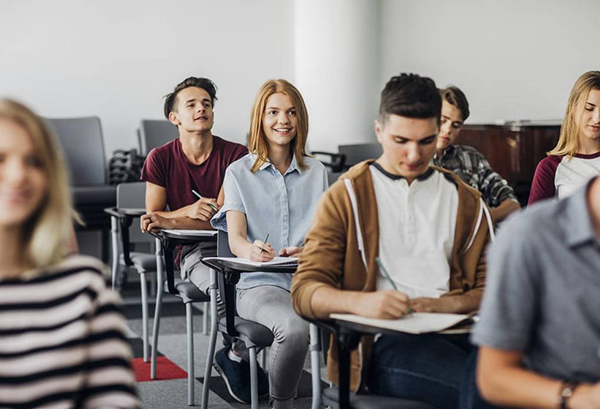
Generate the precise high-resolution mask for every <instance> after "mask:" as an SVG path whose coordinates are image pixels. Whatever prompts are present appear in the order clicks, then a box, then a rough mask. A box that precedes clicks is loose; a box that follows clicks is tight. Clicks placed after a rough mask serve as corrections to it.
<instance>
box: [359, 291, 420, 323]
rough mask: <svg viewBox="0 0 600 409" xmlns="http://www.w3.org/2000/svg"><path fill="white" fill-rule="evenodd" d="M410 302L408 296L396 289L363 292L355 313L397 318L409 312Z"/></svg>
mask: <svg viewBox="0 0 600 409" xmlns="http://www.w3.org/2000/svg"><path fill="white" fill-rule="evenodd" d="M409 303H410V300H409V298H408V296H407V295H406V294H404V293H401V292H400V291H396V290H385V291H375V292H368V293H361V294H360V296H359V298H358V299H357V303H356V310H355V314H358V315H362V316H363V317H369V318H383V319H389V320H391V319H396V318H400V317H402V316H404V315H406V314H408V311H409V308H410V306H409Z"/></svg>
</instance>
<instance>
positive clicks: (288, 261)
mask: <svg viewBox="0 0 600 409" xmlns="http://www.w3.org/2000/svg"><path fill="white" fill-rule="evenodd" d="M204 260H207V261H208V260H224V261H229V262H231V263H235V264H240V265H245V266H255V267H265V266H297V265H298V259H297V258H296V257H275V258H274V259H273V260H271V261H252V260H250V259H249V258H239V257H206V258H204Z"/></svg>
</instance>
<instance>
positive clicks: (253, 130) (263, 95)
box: [248, 80, 308, 172]
mask: <svg viewBox="0 0 600 409" xmlns="http://www.w3.org/2000/svg"><path fill="white" fill-rule="evenodd" d="M277 93H281V94H284V95H287V96H288V97H290V99H291V100H292V103H293V104H294V107H295V108H296V115H297V118H298V129H297V131H296V137H295V138H294V140H293V141H292V143H291V145H290V149H291V151H292V153H294V155H295V156H296V161H297V162H298V167H299V168H300V169H306V167H307V165H306V162H305V161H304V157H305V156H308V155H307V154H306V150H305V147H306V139H307V138H308V111H307V109H306V105H305V104H304V99H303V98H302V95H301V94H300V91H298V89H297V88H296V87H294V86H293V85H292V84H291V83H289V82H288V81H286V80H269V81H267V82H265V83H264V84H263V85H262V87H260V90H259V91H258V95H256V99H255V100H254V105H253V106H252V113H251V115H250V132H249V133H248V151H249V152H250V153H253V154H255V155H256V156H257V158H256V161H254V164H253V165H252V169H251V170H252V172H256V171H257V170H258V169H259V168H260V167H261V166H262V165H263V164H264V163H265V162H266V161H267V159H268V154H269V145H268V144H267V141H266V139H267V137H266V135H265V132H264V130H263V117H264V115H265V109H266V106H267V100H268V99H269V97H270V96H271V95H273V94H277Z"/></svg>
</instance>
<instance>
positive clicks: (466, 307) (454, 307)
mask: <svg viewBox="0 0 600 409" xmlns="http://www.w3.org/2000/svg"><path fill="white" fill-rule="evenodd" d="M481 297H482V293H481V292H480V291H471V292H469V293H467V294H462V295H449V296H447V297H440V298H439V299H438V303H437V308H436V311H434V312H443V313H449V314H470V313H472V312H475V311H477V310H478V309H479V306H480V305H481Z"/></svg>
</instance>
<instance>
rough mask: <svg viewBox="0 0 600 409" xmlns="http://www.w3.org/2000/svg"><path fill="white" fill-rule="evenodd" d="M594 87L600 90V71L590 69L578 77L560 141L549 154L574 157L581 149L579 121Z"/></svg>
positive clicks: (570, 97) (561, 128)
mask: <svg viewBox="0 0 600 409" xmlns="http://www.w3.org/2000/svg"><path fill="white" fill-rule="evenodd" d="M594 89H598V90H600V71H588V72H586V73H584V74H583V75H581V76H580V77H579V78H577V81H575V85H573V89H572V90H571V95H569V102H568V103H567V111H566V112H565V118H564V119H563V123H562V126H561V127H560V137H559V138H558V143H557V144H556V146H555V147H554V149H552V150H551V151H550V152H547V155H557V156H565V155H566V156H569V157H572V156H574V155H575V154H576V153H577V152H578V151H579V133H580V132H581V130H580V128H579V121H580V119H581V115H582V113H583V107H584V105H585V102H586V100H587V97H588V95H589V94H590V91H591V90H594Z"/></svg>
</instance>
